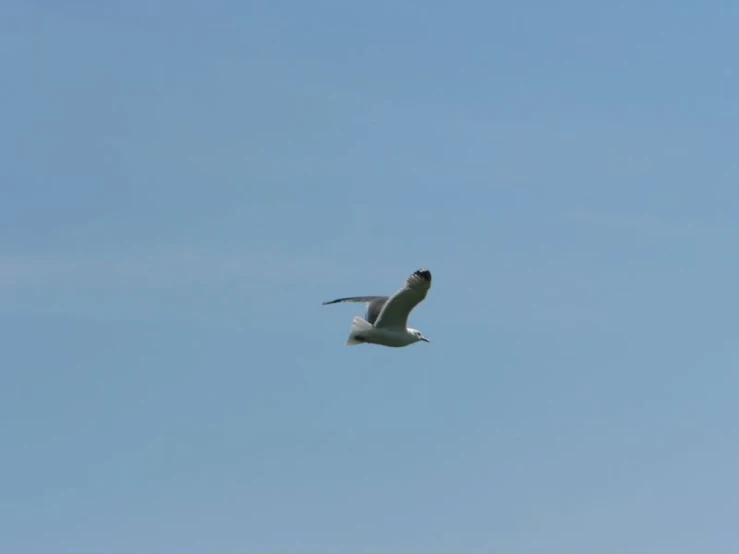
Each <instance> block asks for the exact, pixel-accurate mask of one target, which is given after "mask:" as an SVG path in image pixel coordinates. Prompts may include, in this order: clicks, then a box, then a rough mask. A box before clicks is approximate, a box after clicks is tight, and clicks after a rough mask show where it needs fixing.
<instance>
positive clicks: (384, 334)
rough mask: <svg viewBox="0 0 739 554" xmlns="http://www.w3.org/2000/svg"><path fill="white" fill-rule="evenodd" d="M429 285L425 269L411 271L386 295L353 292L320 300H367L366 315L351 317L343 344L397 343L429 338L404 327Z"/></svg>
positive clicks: (396, 345)
mask: <svg viewBox="0 0 739 554" xmlns="http://www.w3.org/2000/svg"><path fill="white" fill-rule="evenodd" d="M430 288H431V272H430V271H429V270H428V269H419V270H418V271H415V272H414V273H413V274H412V275H411V276H410V277H408V279H406V282H405V286H404V287H403V288H402V289H400V290H399V291H397V292H396V293H395V294H393V295H392V296H390V297H387V296H354V297H349V298H338V299H336V300H331V301H328V302H324V305H325V304H336V303H339V302H363V303H366V304H367V314H366V317H367V319H362V318H361V317H355V318H354V320H353V321H352V325H351V328H350V329H349V338H348V339H347V341H346V344H347V346H355V345H358V344H363V343H368V344H379V345H382V346H393V347H401V346H408V345H409V344H413V343H416V342H419V341H424V342H430V341H429V340H428V339H427V338H426V337H424V336H423V334H421V332H420V331H418V330H417V329H413V328H411V327H408V326H407V325H408V316H409V315H410V313H411V311H412V310H413V308H415V307H416V306H417V305H418V304H419V303H420V302H421V301H422V300H423V299H424V298H426V293H427V292H428V290H429V289H430Z"/></svg>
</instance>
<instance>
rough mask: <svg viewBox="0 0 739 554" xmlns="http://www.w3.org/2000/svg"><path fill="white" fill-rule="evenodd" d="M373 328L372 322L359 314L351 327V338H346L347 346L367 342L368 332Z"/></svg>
mask: <svg viewBox="0 0 739 554" xmlns="http://www.w3.org/2000/svg"><path fill="white" fill-rule="evenodd" d="M371 330H372V324H371V323H370V322H369V321H365V320H364V319H362V318H361V317H359V316H357V317H355V318H354V320H353V321H352V326H351V328H350V329H349V338H348V339H346V345H347V346H356V345H357V344H362V343H365V342H367V333H368V332H369V331H371Z"/></svg>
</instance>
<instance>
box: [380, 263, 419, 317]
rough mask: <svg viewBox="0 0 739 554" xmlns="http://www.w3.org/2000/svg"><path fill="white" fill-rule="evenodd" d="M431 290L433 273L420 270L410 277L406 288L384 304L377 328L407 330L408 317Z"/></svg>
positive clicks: (406, 282)
mask: <svg viewBox="0 0 739 554" xmlns="http://www.w3.org/2000/svg"><path fill="white" fill-rule="evenodd" d="M430 288H431V272H430V271H429V270H428V269H419V270H417V271H415V272H413V274H412V275H411V276H410V277H408V279H406V281H405V287H403V288H402V289H400V290H399V291H398V292H396V293H395V294H393V295H392V296H391V297H390V298H389V299H388V301H387V302H385V303H384V306H383V307H382V310H381V311H380V315H379V316H378V318H377V321H376V322H375V327H388V328H393V329H396V328H397V329H406V327H407V325H408V316H409V315H410V313H411V311H412V310H413V308H415V307H416V306H417V305H418V304H419V303H421V301H423V299H424V298H426V293H428V291H429V289H430Z"/></svg>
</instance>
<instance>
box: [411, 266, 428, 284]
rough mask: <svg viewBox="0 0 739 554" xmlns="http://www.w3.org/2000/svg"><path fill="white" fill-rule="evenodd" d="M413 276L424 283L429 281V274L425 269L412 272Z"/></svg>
mask: <svg viewBox="0 0 739 554" xmlns="http://www.w3.org/2000/svg"><path fill="white" fill-rule="evenodd" d="M413 275H415V276H416V277H420V278H421V279H424V280H426V281H429V282H430V281H431V272H430V271H429V270H428V269H426V268H425V267H423V268H421V269H417V270H416V271H414V272H413Z"/></svg>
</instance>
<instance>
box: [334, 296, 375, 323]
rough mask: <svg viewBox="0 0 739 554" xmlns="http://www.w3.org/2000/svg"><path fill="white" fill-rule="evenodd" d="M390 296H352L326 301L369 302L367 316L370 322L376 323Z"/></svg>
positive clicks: (335, 302)
mask: <svg viewBox="0 0 739 554" xmlns="http://www.w3.org/2000/svg"><path fill="white" fill-rule="evenodd" d="M388 298H389V297H388V296H352V297H349V298H337V299H336V300H329V301H328V302H324V303H323V305H324V306H325V305H326V304H337V303H339V302H362V303H366V304H367V313H366V315H365V318H366V319H367V321H368V322H369V323H372V324H374V323H375V321H376V320H377V316H379V315H380V311H381V310H382V307H383V306H384V305H385V302H387V299H388Z"/></svg>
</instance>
